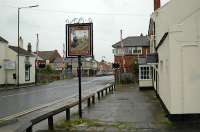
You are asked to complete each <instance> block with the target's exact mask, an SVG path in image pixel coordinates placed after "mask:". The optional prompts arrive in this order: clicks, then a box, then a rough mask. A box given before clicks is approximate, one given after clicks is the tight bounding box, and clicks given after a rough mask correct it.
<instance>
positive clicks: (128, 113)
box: [37, 85, 200, 132]
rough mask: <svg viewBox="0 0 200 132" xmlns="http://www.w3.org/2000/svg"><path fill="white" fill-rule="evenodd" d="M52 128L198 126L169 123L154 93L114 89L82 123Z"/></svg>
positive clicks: (125, 131) (173, 131)
mask: <svg viewBox="0 0 200 132" xmlns="http://www.w3.org/2000/svg"><path fill="white" fill-rule="evenodd" d="M55 127H56V129H55V131H51V132H67V131H71V132H129V131H130V132H199V131H200V122H198V121H194V120H192V121H178V122H175V121H174V122H172V121H169V120H168V118H167V117H166V113H165V111H164V110H163V108H162V106H161V104H160V101H159V100H158V99H157V97H156V95H155V93H154V91H153V90H145V91H140V90H139V89H138V86H136V85H117V86H116V91H115V92H114V93H113V94H109V95H108V96H105V97H104V98H103V99H101V100H100V101H98V102H97V103H96V104H95V105H93V106H92V107H90V108H85V109H84V110H83V119H82V120H80V119H78V117H77V115H75V116H74V117H73V119H72V120H71V121H64V119H63V118H60V119H59V120H58V121H57V123H56V125H55ZM37 132H48V130H40V129H39V130H37Z"/></svg>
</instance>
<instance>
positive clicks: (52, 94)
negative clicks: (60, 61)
mask: <svg viewBox="0 0 200 132" xmlns="http://www.w3.org/2000/svg"><path fill="white" fill-rule="evenodd" d="M113 79H114V78H113V76H104V77H90V78H88V77H87V78H82V90H83V91H86V90H88V89H95V87H96V86H101V85H102V86H104V85H106V84H107V83H109V82H113ZM77 93H78V80H77V78H75V79H71V80H62V81H56V82H53V83H50V84H48V85H43V86H35V87H31V88H23V89H16V90H9V91H3V92H0V118H2V117H6V116H9V115H12V114H16V113H19V112H22V111H24V110H27V109H31V108H34V107H37V106H41V105H44V104H47V103H51V102H53V101H56V100H59V99H62V98H66V97H69V96H72V95H74V94H77Z"/></svg>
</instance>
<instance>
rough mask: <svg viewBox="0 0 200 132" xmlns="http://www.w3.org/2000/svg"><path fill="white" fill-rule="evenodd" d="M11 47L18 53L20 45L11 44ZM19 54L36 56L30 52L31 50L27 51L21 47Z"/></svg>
mask: <svg viewBox="0 0 200 132" xmlns="http://www.w3.org/2000/svg"><path fill="white" fill-rule="evenodd" d="M9 48H10V49H12V50H13V51H14V52H16V53H18V47H16V46H10V45H9ZM19 55H22V56H35V55H34V54H32V53H31V52H29V51H27V50H25V49H22V48H21V47H19Z"/></svg>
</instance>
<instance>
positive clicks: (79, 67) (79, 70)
mask: <svg viewBox="0 0 200 132" xmlns="http://www.w3.org/2000/svg"><path fill="white" fill-rule="evenodd" d="M81 65H82V64H81V56H78V86H79V117H80V118H82V103H81V102H82V99H81V97H82V95H81V94H82V91H81Z"/></svg>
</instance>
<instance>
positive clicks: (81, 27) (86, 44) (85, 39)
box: [66, 23, 93, 118]
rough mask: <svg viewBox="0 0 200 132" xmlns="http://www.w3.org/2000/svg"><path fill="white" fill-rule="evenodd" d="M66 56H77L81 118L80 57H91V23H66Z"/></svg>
mask: <svg viewBox="0 0 200 132" xmlns="http://www.w3.org/2000/svg"><path fill="white" fill-rule="evenodd" d="M66 34H67V35H66V38H67V39H66V44H67V46H66V48H67V50H66V51H67V55H66V56H67V57H78V67H77V75H78V84H79V92H78V93H79V107H78V108H79V118H82V89H81V66H82V64H81V58H82V57H93V24H92V23H74V24H67V25H66Z"/></svg>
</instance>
